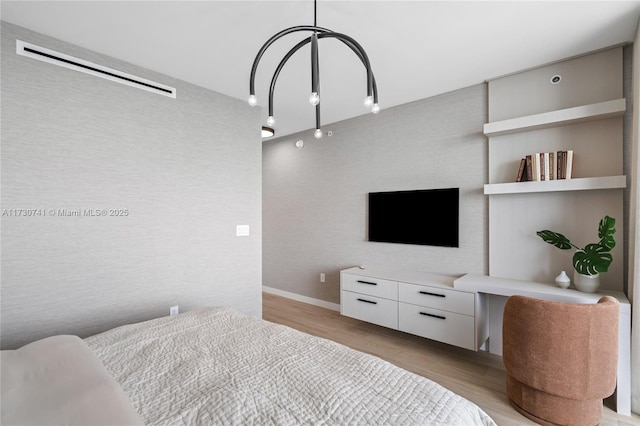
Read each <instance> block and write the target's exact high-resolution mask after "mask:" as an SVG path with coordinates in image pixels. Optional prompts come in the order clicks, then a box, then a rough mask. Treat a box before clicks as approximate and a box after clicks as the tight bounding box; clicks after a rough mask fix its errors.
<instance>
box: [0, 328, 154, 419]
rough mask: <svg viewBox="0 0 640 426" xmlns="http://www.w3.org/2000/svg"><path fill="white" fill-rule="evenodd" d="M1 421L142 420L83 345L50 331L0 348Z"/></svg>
mask: <svg viewBox="0 0 640 426" xmlns="http://www.w3.org/2000/svg"><path fill="white" fill-rule="evenodd" d="M0 364H1V370H2V371H1V373H2V376H1V379H0V380H1V383H0V386H1V387H0V394H1V407H2V410H1V419H0V420H1V421H0V423H2V425H3V426H10V425H95V426H99V425H110V426H113V425H143V424H144V422H143V421H142V419H141V418H140V416H139V415H138V413H137V412H136V411H135V410H134V408H133V406H132V405H131V402H130V400H129V398H128V397H127V395H126V393H125V392H124V390H123V389H122V388H121V387H120V385H119V384H118V383H117V382H116V381H115V380H114V379H113V378H112V377H111V375H110V374H109V372H108V371H107V370H106V368H105V367H104V365H102V363H101V362H100V360H99V359H98V358H97V357H96V356H95V355H94V353H93V352H92V351H91V349H90V348H89V347H88V346H87V344H86V343H85V342H84V341H83V340H82V339H80V338H79V337H77V336H65V335H60V336H53V337H48V338H46V339H42V340H38V341H36V342H33V343H30V344H28V345H25V346H23V347H21V348H20V349H17V350H5V351H1V353H0Z"/></svg>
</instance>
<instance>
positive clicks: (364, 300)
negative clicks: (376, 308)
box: [358, 299, 378, 305]
mask: <svg viewBox="0 0 640 426" xmlns="http://www.w3.org/2000/svg"><path fill="white" fill-rule="evenodd" d="M358 300H359V301H360V302H365V303H371V304H372V305H377V304H378V302H374V301H372V300H366V299H358Z"/></svg>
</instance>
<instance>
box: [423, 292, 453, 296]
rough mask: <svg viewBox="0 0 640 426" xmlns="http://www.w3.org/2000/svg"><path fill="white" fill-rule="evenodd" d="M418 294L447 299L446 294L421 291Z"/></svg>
mask: <svg viewBox="0 0 640 426" xmlns="http://www.w3.org/2000/svg"><path fill="white" fill-rule="evenodd" d="M420 294H426V295H427V296H436V297H447V295H446V294H438V293H429V292H428V291H421V292H420Z"/></svg>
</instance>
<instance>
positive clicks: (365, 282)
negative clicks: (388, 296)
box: [358, 280, 378, 285]
mask: <svg viewBox="0 0 640 426" xmlns="http://www.w3.org/2000/svg"><path fill="white" fill-rule="evenodd" d="M358 282H359V283H360V284H369V285H378V283H372V282H370V281H361V280H358Z"/></svg>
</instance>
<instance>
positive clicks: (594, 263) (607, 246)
mask: <svg viewBox="0 0 640 426" xmlns="http://www.w3.org/2000/svg"><path fill="white" fill-rule="evenodd" d="M615 226H616V220H615V219H614V218H612V217H609V216H605V217H604V218H603V219H602V220H601V221H600V225H599V226H598V238H600V241H598V242H597V243H592V244H587V245H586V246H585V247H584V248H580V247H578V246H576V245H575V244H573V243H572V242H571V241H569V239H568V238H567V237H565V236H564V235H562V234H560V233H558V232H553V231H549V230H547V229H545V230H543V231H538V232H536V235H538V236H539V237H540V238H542V239H543V240H544V241H545V242H547V243H549V244H553V245H554V246H556V247H558V248H559V249H561V250H569V249H571V248H574V249H576V252H575V254H574V255H573V267H574V269H575V270H576V272H578V273H579V274H582V275H598V274H599V273H600V272H607V271H608V270H609V265H611V262H612V261H613V256H611V253H610V252H611V250H613V248H614V247H615V246H616V241H615V240H614V239H613V234H615V233H616V228H615Z"/></svg>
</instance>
